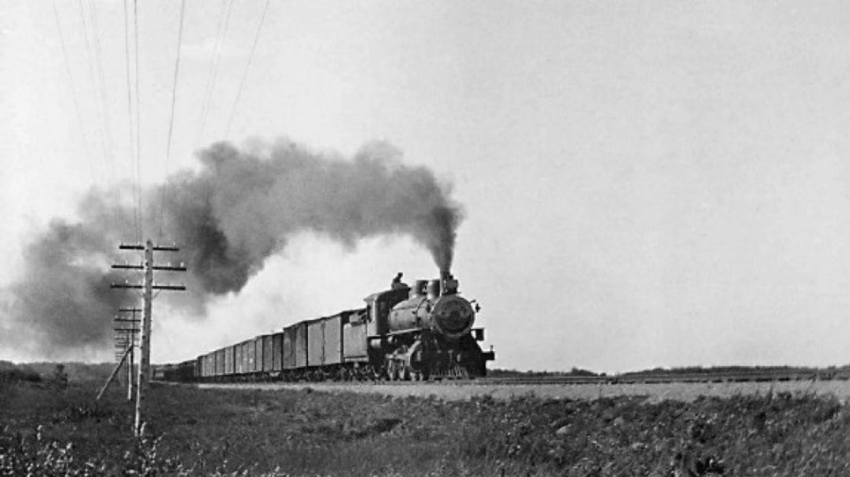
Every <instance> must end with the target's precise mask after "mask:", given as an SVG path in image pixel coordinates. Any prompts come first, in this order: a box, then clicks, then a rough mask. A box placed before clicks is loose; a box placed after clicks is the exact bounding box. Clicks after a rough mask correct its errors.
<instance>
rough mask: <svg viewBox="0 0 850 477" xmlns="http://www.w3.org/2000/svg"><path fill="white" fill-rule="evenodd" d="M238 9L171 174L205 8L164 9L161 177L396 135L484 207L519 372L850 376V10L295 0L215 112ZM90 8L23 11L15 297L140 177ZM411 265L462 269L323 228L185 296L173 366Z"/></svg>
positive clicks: (235, 71) (15, 67) (150, 138)
mask: <svg viewBox="0 0 850 477" xmlns="http://www.w3.org/2000/svg"><path fill="white" fill-rule="evenodd" d="M229 3H230V2H226V1H212V0H204V1H201V0H186V3H185V5H186V10H185V17H184V27H183V37H182V46H181V48H180V70H179V75H178V78H177V85H176V88H177V89H176V100H175V113H174V119H173V142H172V146H171V153H170V159H169V160H167V161H166V151H167V144H168V130H169V119H170V116H171V115H170V111H171V109H170V108H171V100H172V91H173V89H172V88H173V85H174V68H175V59H176V57H177V52H178V51H177V40H178V31H179V25H180V7H181V3H180V2H179V1H177V0H171V1H149V0H145V1H143V2H139V5H138V22H139V40H138V48H139V58H138V61H139V89H138V93H139V103H140V117H141V124H140V135H141V159H142V162H141V175H142V181H143V182H144V183H145V184H154V183H158V182H160V181H161V180H162V179H163V178H164V177H165V176H166V175H167V174H171V173H174V172H175V171H177V170H180V169H186V168H197V164H196V163H197V161H196V159H195V157H194V152H195V151H196V150H198V149H200V148H203V147H205V146H207V145H209V144H210V143H212V142H214V141H219V140H230V141H233V142H235V143H236V144H244V143H245V141H248V140H253V139H252V138H260V139H264V140H267V141H273V140H275V139H276V138H279V137H287V138H289V139H291V140H293V141H295V142H298V143H300V144H303V145H305V146H307V147H309V148H311V149H313V150H319V151H329V152H330V151H333V152H337V153H339V154H341V155H344V156H349V155H351V154H353V153H354V152H355V151H357V150H358V149H359V148H360V147H361V146H362V145H364V144H366V143H368V142H370V141H373V140H375V139H380V140H386V141H388V142H390V143H392V144H393V145H395V146H396V147H398V148H399V149H400V150H401V151H403V154H404V158H403V161H404V162H405V163H407V164H411V165H424V166H427V167H429V168H431V169H432V170H434V171H435V173H436V174H437V176H438V177H440V178H441V179H443V180H445V181H446V182H450V183H451V184H453V194H454V197H455V198H456V199H457V200H458V201H459V202H460V203H462V204H463V206H464V209H465V212H466V219H465V221H464V222H463V224H462V225H461V227H460V229H459V234H458V246H457V251H456V258H455V265H454V270H453V271H454V273H455V275H456V276H457V277H458V278H459V279H460V283H461V290H462V292H463V293H464V294H465V295H466V296H467V297H469V298H477V299H478V300H479V302H480V303H481V305H482V311H481V313H480V315H479V317H478V320H479V321H478V323H479V324H480V325H483V326H485V327H486V329H487V341H486V345H487V346H489V345H493V346H494V348H495V351H496V355H497V361H496V362H495V364H494V366H498V367H503V368H519V369H569V368H571V367H574V366H576V367H584V368H590V369H593V370H598V371H621V370H631V369H640V368H646V367H655V366H685V365H722V364H762V365H781V364H791V365H798V364H799V365H830V364H846V363H850V347H848V346H847V343H848V341H849V340H850V319H848V318H850V241H848V238H850V194H848V191H850V139H848V131H850V107H848V106H849V105H850V82H848V80H850V62H848V58H850V29H848V28H847V25H848V24H850V8H848V6H847V5H846V4H845V3H844V2H841V1H832V2H830V1H822V2H802V1H800V2H764V1H763V2H755V1H730V2H722V1H704V2H677V1H641V2H579V1H534V2H528V1H523V2H519V1H515V2H514V1H492V0H488V1H477V2H476V1H463V2H459V1H454V0H452V1H429V2H408V1H398V0H387V1H361V2H348V1H318V0H310V1H302V2H299V1H287V2H282V1H277V0H272V2H271V3H270V6H269V9H268V11H267V15H266V18H265V21H264V24H263V27H262V30H261V32H260V36H259V38H258V41H257V47H256V51H255V54H254V57H253V59H252V60H251V62H250V68H249V69H248V70H247V71H248V72H247V76H245V78H246V79H245V83H244V87H243V88H242V90H241V95H240V96H239V102H238V103H236V108H235V110H233V105H234V101H235V99H236V97H237V94H238V91H239V90H240V83H241V81H242V78H243V74H244V72H245V68H246V65H247V64H248V62H249V53H250V51H251V46H252V43H253V41H254V38H255V33H256V32H257V28H258V26H259V24H260V19H261V16H262V13H263V6H264V4H265V2H263V1H261V0H235V2H233V6H232V12H231V16H230V20H229V22H228V23H227V26H228V28H227V30H226V35H225V36H224V41H223V43H222V46H221V48H220V53H221V54H220V62H219V64H218V68H217V71H218V74H217V75H216V76H215V78H216V80H215V87H214V90H213V93H212V95H211V101H210V102H209V103H208V110H207V114H206V115H203V113H202V111H203V109H204V104H205V98H206V91H207V88H208V83H209V82H210V79H209V78H210V72H211V71H214V70H216V68H215V66H214V63H213V58H214V57H215V55H214V54H215V52H216V51H217V48H216V38H217V32H218V28H219V25H220V21H221V18H223V16H222V13H226V11H227V9H228V7H229ZM54 5H55V11H54ZM82 5H83V10H82V12H81V10H80V3H78V2H72V1H68V0H56V1H55V3H53V2H51V1H45V0H38V1H33V0H11V1H4V2H2V4H0V28H2V29H0V111H2V114H0V160H2V168H0V216H2V217H3V224H2V226H0V241H1V242H2V243H3V248H4V253H3V254H0V267H2V268H3V269H4V270H6V272H4V273H2V274H0V286H4V287H5V286H9V285H10V284H12V283H14V281H15V278H16V273H17V272H18V271H19V270H20V269H21V267H22V266H23V258H22V250H23V249H24V247H25V246H26V244H27V243H29V241H30V240H31V239H32V237H33V236H34V235H35V234H36V233H37V231H38V230H41V229H43V228H44V226H45V224H47V223H48V221H49V220H50V219H51V218H53V217H63V218H66V219H70V220H73V218H74V216H75V214H77V210H76V209H77V202H78V200H79V198H80V197H81V196H82V195H83V194H84V193H85V192H86V191H87V190H88V189H89V188H90V187H106V186H110V185H114V184H119V183H120V184H126V185H127V187H129V184H131V183H132V178H133V163H132V160H131V157H132V154H131V150H132V149H131V147H130V138H129V132H128V131H129V129H130V128H131V126H130V124H131V123H130V122H129V119H128V106H127V82H126V63H125V58H126V56H125V30H124V24H125V23H124V6H125V4H124V3H123V2H122V1H118V0H115V1H101V0H94V1H91V0H85V1H83V2H82ZM132 7H133V5H132V3H130V4H129V8H130V11H131V15H130V21H131V23H132V21H133V16H132ZM56 14H58V20H59V25H60V26H61V32H62V37H61V38H62V39H63V40H64V43H65V50H66V51H67V56H65V55H64V54H63V48H62V42H61V41H60V34H59V31H60V30H59V28H57V21H56V20H57V15H56ZM84 19H85V21H86V23H85V27H84V23H83V20H84ZM86 32H87V33H88V35H87V36H86ZM130 32H131V33H130V37H131V38H130V39H131V43H130V47H131V52H130V58H131V59H132V60H133V61H134V59H135V57H134V55H133V47H134V45H133V35H132V29H131V31H130ZM98 51H99V52H100V53H99V54H98ZM66 64H67V65H68V66H67V67H66ZM131 66H132V65H131ZM69 73H70V74H69ZM131 73H132V74H133V76H132V77H133V78H135V76H134V73H135V68H132V70H131ZM100 78H103V81H102V83H101V81H100ZM133 88H134V89H133V94H134V95H135V93H136V90H135V86H133ZM133 100H135V96H134V97H133ZM75 103H76V106H75ZM231 111H235V112H234V113H231ZM78 112H79V116H78ZM203 118H205V119H206V120H205V121H204V120H203ZM231 118H232V123H231V125H230V128H229V129H228V123H229V122H230V121H231ZM104 151H106V152H104ZM127 239H128V241H129V240H133V239H134V237H127ZM116 245H117V244H116ZM115 256H116V257H119V258H121V255H120V254H119V253H118V252H117V250H116V251H115ZM398 271H403V272H405V276H406V277H407V278H410V279H412V278H414V277H425V276H436V274H437V270H436V268H435V267H434V265H433V262H432V260H431V257H430V256H429V254H428V253H427V251H425V250H424V249H422V248H421V247H420V246H418V245H417V244H415V243H414V242H413V241H412V240H410V239H408V238H404V237H380V238H375V239H370V240H367V241H365V242H363V243H361V244H360V245H359V246H358V247H357V248H356V249H354V250H347V249H345V248H344V247H342V246H341V245H338V244H335V243H333V242H332V241H331V240H330V239H328V238H327V237H323V236H321V235H316V234H307V235H303V236H300V237H298V238H297V239H296V240H294V241H293V242H292V243H291V245H290V246H289V247H288V248H287V249H286V250H285V251H284V253H283V254H281V255H279V256H277V257H275V258H273V259H272V260H270V261H269V262H268V263H267V265H266V267H265V268H264V269H263V270H262V272H260V274H258V275H257V276H256V277H255V278H254V279H253V280H252V281H251V282H250V283H249V284H248V286H247V287H246V288H245V289H244V290H243V291H242V293H241V294H239V295H235V296H229V297H225V298H222V299H220V300H219V301H218V302H216V303H215V305H214V306H213V308H212V309H211V310H210V313H209V316H208V317H207V318H206V319H203V320H199V319H197V318H189V317H186V316H183V314H182V313H181V312H180V311H179V310H175V309H172V307H170V306H169V305H168V297H166V296H164V295H163V296H160V297H159V298H158V299H157V302H156V304H155V308H156V310H158V311H159V313H157V314H156V315H155V333H156V334H155V335H154V350H153V359H154V361H160V362H161V361H169V360H182V359H187V358H190V357H193V356H195V355H197V354H200V353H201V352H205V351H208V350H211V349H213V348H215V347H218V346H221V345H225V344H230V343H233V342H236V341H238V340H241V339H244V338H247V337H250V336H253V335H255V334H258V333H264V332H268V331H271V330H274V329H278V328H281V327H283V326H285V325H288V324H290V323H292V322H295V321H299V320H301V319H305V318H311V317H316V316H320V315H323V314H329V313H332V312H334V311H337V310H341V309H349V308H353V307H357V306H360V304H361V303H362V301H361V299H362V298H363V297H365V296H366V295H368V294H371V293H373V292H375V291H377V290H379V289H381V288H383V287H386V286H387V285H388V284H389V281H390V279H391V278H392V277H393V276H394V275H395V273H396V272H398ZM178 278H179V277H178ZM2 298H3V300H4V302H5V303H6V305H4V306H8V303H9V302H10V301H11V300H12V298H11V296H10V295H9V294H8V293H4V294H3V295H2ZM4 309H5V308H4V307H0V313H3V311H2V310H4ZM0 320H4V316H3V315H0ZM2 329H3V328H2V327H0V331H2ZM28 349H31V347H24V346H22V347H20V348H12V349H0V359H14V360H29V359H39V358H40V356H38V355H37V354H33V353H32V352H31V351H27V350H28ZM111 355H112V349H111V346H105V347H104V349H103V350H102V351H101V352H97V351H95V352H91V351H89V352H86V353H84V354H81V355H80V356H79V358H80V359H87V360H106V359H111Z"/></svg>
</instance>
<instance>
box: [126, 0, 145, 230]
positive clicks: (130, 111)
mask: <svg viewBox="0 0 850 477" xmlns="http://www.w3.org/2000/svg"><path fill="white" fill-rule="evenodd" d="M123 3H124V64H125V66H126V72H127V123H128V133H129V139H130V149H129V152H130V154H129V156H130V176H131V177H132V178H133V225H134V229H135V233H136V239H137V240H141V229H140V228H139V222H140V220H139V203H138V200H137V198H138V193H139V192H138V188H139V183H138V177H137V176H136V165H135V161H134V158H133V155H134V154H135V144H134V143H133V139H134V137H133V97H132V96H133V95H132V89H133V88H132V86H131V82H130V26H129V15H128V13H127V0H124V2H123Z"/></svg>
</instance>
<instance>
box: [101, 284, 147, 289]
mask: <svg viewBox="0 0 850 477" xmlns="http://www.w3.org/2000/svg"><path fill="white" fill-rule="evenodd" d="M110 287H111V288H138V289H142V288H144V287H145V286H144V285H138V284H134V283H113V284H111V285H110Z"/></svg>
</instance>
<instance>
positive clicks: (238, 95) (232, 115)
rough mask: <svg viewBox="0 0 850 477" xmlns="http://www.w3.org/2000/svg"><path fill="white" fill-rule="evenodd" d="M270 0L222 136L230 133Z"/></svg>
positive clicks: (261, 19) (258, 28)
mask: <svg viewBox="0 0 850 477" xmlns="http://www.w3.org/2000/svg"><path fill="white" fill-rule="evenodd" d="M269 2H270V0H266V4H265V5H264V6H263V15H262V16H261V17H260V25H259V26H258V27H257V34H256V35H255V36H254V44H253V45H251V53H250V54H249V55H248V63H247V64H246V65H245V71H244V72H243V73H242V81H240V83H239V89H238V91H237V93H236V99H234V100H233V108H232V109H231V110H230V118H229V119H228V120H227V128H225V130H224V137H225V138H227V135H228V134H229V133H230V125H231V124H232V123H233V117H234V116H235V115H236V106H237V105H238V104H239V98H240V97H241V96H242V90H243V89H245V80H246V79H247V78H248V71H249V70H250V69H251V62H252V60H253V59H254V51H256V49H257V42H258V41H259V39H260V32H261V31H262V30H263V23H265V21H266V13H268V10H269Z"/></svg>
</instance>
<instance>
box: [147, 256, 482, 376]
mask: <svg viewBox="0 0 850 477" xmlns="http://www.w3.org/2000/svg"><path fill="white" fill-rule="evenodd" d="M398 278H399V277H397V279H396V280H395V281H393V284H392V287H391V288H390V289H389V290H385V291H381V292H378V293H374V294H372V295H369V296H368V297H366V298H365V299H364V301H365V303H366V306H365V307H363V308H357V309H352V310H346V311H341V312H339V313H336V314H334V315H331V316H326V317H321V318H316V319H312V320H306V321H301V322H298V323H295V324H293V325H290V326H287V327H285V328H283V329H282V330H280V331H278V332H275V333H271V334H267V335H261V336H257V337H255V338H252V339H249V340H245V341H242V342H240V343H236V344H233V345H230V346H226V347H224V348H221V349H217V350H215V351H212V352H210V353H207V354H205V355H202V356H199V357H198V358H196V359H194V360H190V361H184V362H182V363H179V364H168V365H162V366H159V367H158V368H157V369H156V371H155V376H156V377H157V378H159V379H162V380H166V381H183V382H187V381H200V382H230V381H258V380H283V381H299V380H311V381H313V380H323V379H339V380H349V379H389V380H412V379H415V380H427V379H432V378H437V379H439V378H466V377H481V376H484V375H486V373H487V368H486V364H487V361H491V360H493V359H495V354H494V353H493V351H492V350H491V351H486V352H485V351H482V350H481V347H480V346H479V343H478V342H479V341H482V340H483V339H484V329H483V328H474V327H473V325H474V323H475V314H476V312H478V311H479V310H480V308H479V306H478V305H477V304H476V303H475V302H474V301H473V302H470V301H467V300H466V299H465V298H463V297H461V296H460V294H459V293H458V285H459V284H458V281H457V280H456V279H455V278H454V277H453V276H452V275H451V274H450V273H448V272H442V273H441V274H440V279H437V280H431V281H426V280H417V281H416V282H415V283H414V284H413V286H412V287H410V286H407V285H406V284H404V283H401V281H400V280H399V279H398Z"/></svg>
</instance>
